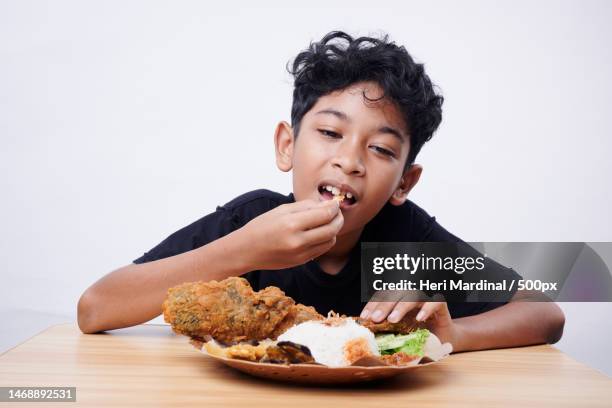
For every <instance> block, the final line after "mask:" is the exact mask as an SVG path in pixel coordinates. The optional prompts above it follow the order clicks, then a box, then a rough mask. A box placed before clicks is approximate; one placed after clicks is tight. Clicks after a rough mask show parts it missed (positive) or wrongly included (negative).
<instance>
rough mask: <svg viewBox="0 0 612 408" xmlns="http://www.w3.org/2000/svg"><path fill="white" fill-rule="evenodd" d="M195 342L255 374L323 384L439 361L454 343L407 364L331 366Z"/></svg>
mask: <svg viewBox="0 0 612 408" xmlns="http://www.w3.org/2000/svg"><path fill="white" fill-rule="evenodd" d="M192 344H193V345H194V346H195V347H196V348H197V349H199V350H200V352H201V353H203V354H205V355H206V356H207V357H209V358H212V359H214V360H216V361H218V362H220V363H222V364H225V365H227V366H229V367H232V368H234V369H236V370H239V371H242V372H243V373H247V374H250V375H253V376H255V377H260V378H266V379H270V380H276V381H284V382H292V383H302V384H321V385H326V384H329V385H332V384H352V383H359V382H364V381H373V380H381V379H385V378H390V377H394V376H396V375H399V374H402V373H405V372H408V371H411V370H414V369H417V368H420V367H424V366H428V365H431V364H435V363H436V362H437V361H439V360H440V359H442V358H445V357H446V356H448V354H450V352H451V351H452V346H451V345H450V344H448V343H446V344H444V345H440V346H439V347H438V349H437V350H436V351H437V353H434V354H435V355H432V357H431V358H429V357H423V358H421V359H418V360H414V363H412V364H411V365H404V366H390V365H381V362H380V361H379V360H378V359H376V358H367V357H366V358H363V359H361V360H359V361H356V362H355V363H354V364H353V365H351V366H348V367H328V366H325V365H321V364H270V363H258V362H253V361H247V360H239V359H233V358H226V357H221V356H217V355H213V354H210V353H208V352H207V351H206V348H205V347H202V346H201V343H200V344H197V343H196V344H194V343H193V342H192ZM438 344H439V343H438ZM434 359H435V360H434Z"/></svg>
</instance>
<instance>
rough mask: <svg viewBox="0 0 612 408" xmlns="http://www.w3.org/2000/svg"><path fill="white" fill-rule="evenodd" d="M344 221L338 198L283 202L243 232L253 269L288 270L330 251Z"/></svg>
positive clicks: (253, 220)
mask: <svg viewBox="0 0 612 408" xmlns="http://www.w3.org/2000/svg"><path fill="white" fill-rule="evenodd" d="M343 224H344V217H343V216H342V212H341V211H340V209H339V205H338V202H337V201H336V200H328V201H322V202H320V201H315V200H303V201H298V202H295V203H291V204H283V205H280V206H278V207H276V208H274V209H272V210H270V211H268V212H266V213H264V214H262V215H260V216H258V217H256V218H254V219H252V220H251V221H250V222H249V223H247V224H246V225H245V226H244V227H242V228H241V229H240V230H239V231H240V233H241V234H242V235H243V237H244V239H245V240H244V242H246V243H247V245H248V247H246V248H245V251H246V252H247V254H246V256H247V258H248V264H249V266H250V270H258V269H284V268H290V267H292V266H296V265H300V264H303V263H306V262H308V261H310V260H311V259H314V258H316V257H318V256H319V255H322V254H324V253H325V252H327V251H328V250H329V249H330V248H331V247H333V246H334V245H335V244H336V235H337V234H338V232H339V231H340V229H341V228H342V225H343Z"/></svg>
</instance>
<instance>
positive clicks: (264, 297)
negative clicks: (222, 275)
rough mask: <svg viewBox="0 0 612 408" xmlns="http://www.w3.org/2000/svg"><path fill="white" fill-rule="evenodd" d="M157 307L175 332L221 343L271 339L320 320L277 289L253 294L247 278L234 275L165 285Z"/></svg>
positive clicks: (267, 289)
mask: <svg viewBox="0 0 612 408" xmlns="http://www.w3.org/2000/svg"><path fill="white" fill-rule="evenodd" d="M162 309H163V312H164V320H165V321H166V322H167V323H170V324H171V325H172V329H173V330H174V331H175V332H176V333H179V334H184V335H187V336H190V337H192V338H196V339H205V338H207V337H208V336H210V337H212V338H214V339H215V340H216V341H218V342H221V343H224V344H235V343H238V342H241V341H249V340H263V339H267V338H270V339H276V337H278V336H279V335H280V334H282V333H283V332H285V330H287V329H288V328H289V327H291V326H293V325H295V324H298V323H302V322H305V321H307V320H319V319H322V318H323V316H321V315H320V314H318V313H317V312H316V311H315V309H314V308H313V307H308V306H304V305H301V304H295V301H294V300H293V299H291V298H290V297H288V296H285V293H284V292H283V291H282V290H280V289H279V288H277V287H274V286H269V287H267V288H265V289H262V290H260V291H259V292H254V291H253V289H252V288H251V286H250V285H249V283H248V281H247V280H246V279H244V278H236V277H232V278H227V279H224V280H222V281H220V282H217V281H210V282H193V283H184V284H181V285H179V286H175V287H173V288H170V289H169V290H168V296H167V298H166V300H165V301H164V303H163V305H162Z"/></svg>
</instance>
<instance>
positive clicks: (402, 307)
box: [387, 302, 423, 323]
mask: <svg viewBox="0 0 612 408" xmlns="http://www.w3.org/2000/svg"><path fill="white" fill-rule="evenodd" d="M421 303H423V302H397V304H396V305H395V307H394V308H393V311H391V313H389V317H387V320H389V321H390V322H391V323H397V322H399V321H400V320H402V318H403V317H404V316H405V315H406V313H408V312H410V311H411V310H412V309H414V308H415V307H417V306H418V305H419V304H421ZM421 310H422V309H421ZM417 320H418V319H417Z"/></svg>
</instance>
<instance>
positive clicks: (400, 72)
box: [287, 31, 444, 168]
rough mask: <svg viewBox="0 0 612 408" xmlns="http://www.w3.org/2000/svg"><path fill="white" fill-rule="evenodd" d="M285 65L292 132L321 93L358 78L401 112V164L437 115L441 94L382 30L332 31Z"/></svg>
mask: <svg viewBox="0 0 612 408" xmlns="http://www.w3.org/2000/svg"><path fill="white" fill-rule="evenodd" d="M343 43H345V44H343ZM287 70H288V71H289V73H290V74H292V75H293V76H294V90H293V105H292V107H291V126H292V127H293V129H294V134H295V136H296V137H297V135H298V133H299V129H300V122H301V120H302V118H303V117H304V115H305V114H306V112H308V111H309V110H310V109H312V107H313V106H314V105H315V103H316V102H317V100H318V99H319V98H320V97H321V96H324V95H327V94H329V93H331V92H333V91H336V90H342V89H345V88H347V87H348V86H350V85H352V84H354V83H357V82H362V81H374V82H376V83H378V85H379V86H380V87H381V88H382V89H383V91H384V94H383V95H382V96H381V98H379V99H383V98H385V97H388V98H389V99H390V100H391V101H393V102H394V103H395V104H396V105H397V107H398V108H399V109H400V111H401V112H402V115H403V117H404V120H405V122H406V124H407V126H408V129H407V130H408V134H409V136H410V153H409V154H408V159H407V161H406V166H405V167H406V168H407V167H408V166H409V165H411V164H412V163H413V162H414V160H415V158H416V156H417V154H418V153H419V151H420V150H421V148H422V147H423V144H425V142H427V141H428V140H429V139H431V137H432V136H433V133H434V132H435V130H436V129H437V128H438V125H439V124H440V121H441V120H442V103H443V102H444V98H443V97H442V96H441V95H440V94H438V93H436V91H435V90H434V85H433V84H432V82H431V80H430V79H429V77H428V76H427V75H426V74H425V70H424V68H423V64H417V63H415V62H414V60H413V59H412V57H411V56H410V54H408V51H406V49H405V48H404V47H403V46H397V45H396V44H395V43H394V42H390V41H389V36H388V35H387V34H385V35H384V36H383V37H382V38H373V37H359V38H353V37H352V36H350V35H349V34H347V33H345V32H342V31H332V32H330V33H328V34H326V35H325V36H324V37H323V39H322V40H321V41H319V42H314V43H311V44H310V46H309V47H308V48H307V49H306V50H304V51H302V52H300V53H299V54H298V55H297V57H295V59H294V61H293V63H292V64H291V65H290V63H288V64H287ZM363 96H364V98H365V99H367V100H369V101H372V100H371V99H369V98H367V97H366V96H365V94H364V95H363ZM379 99H376V100H379Z"/></svg>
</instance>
